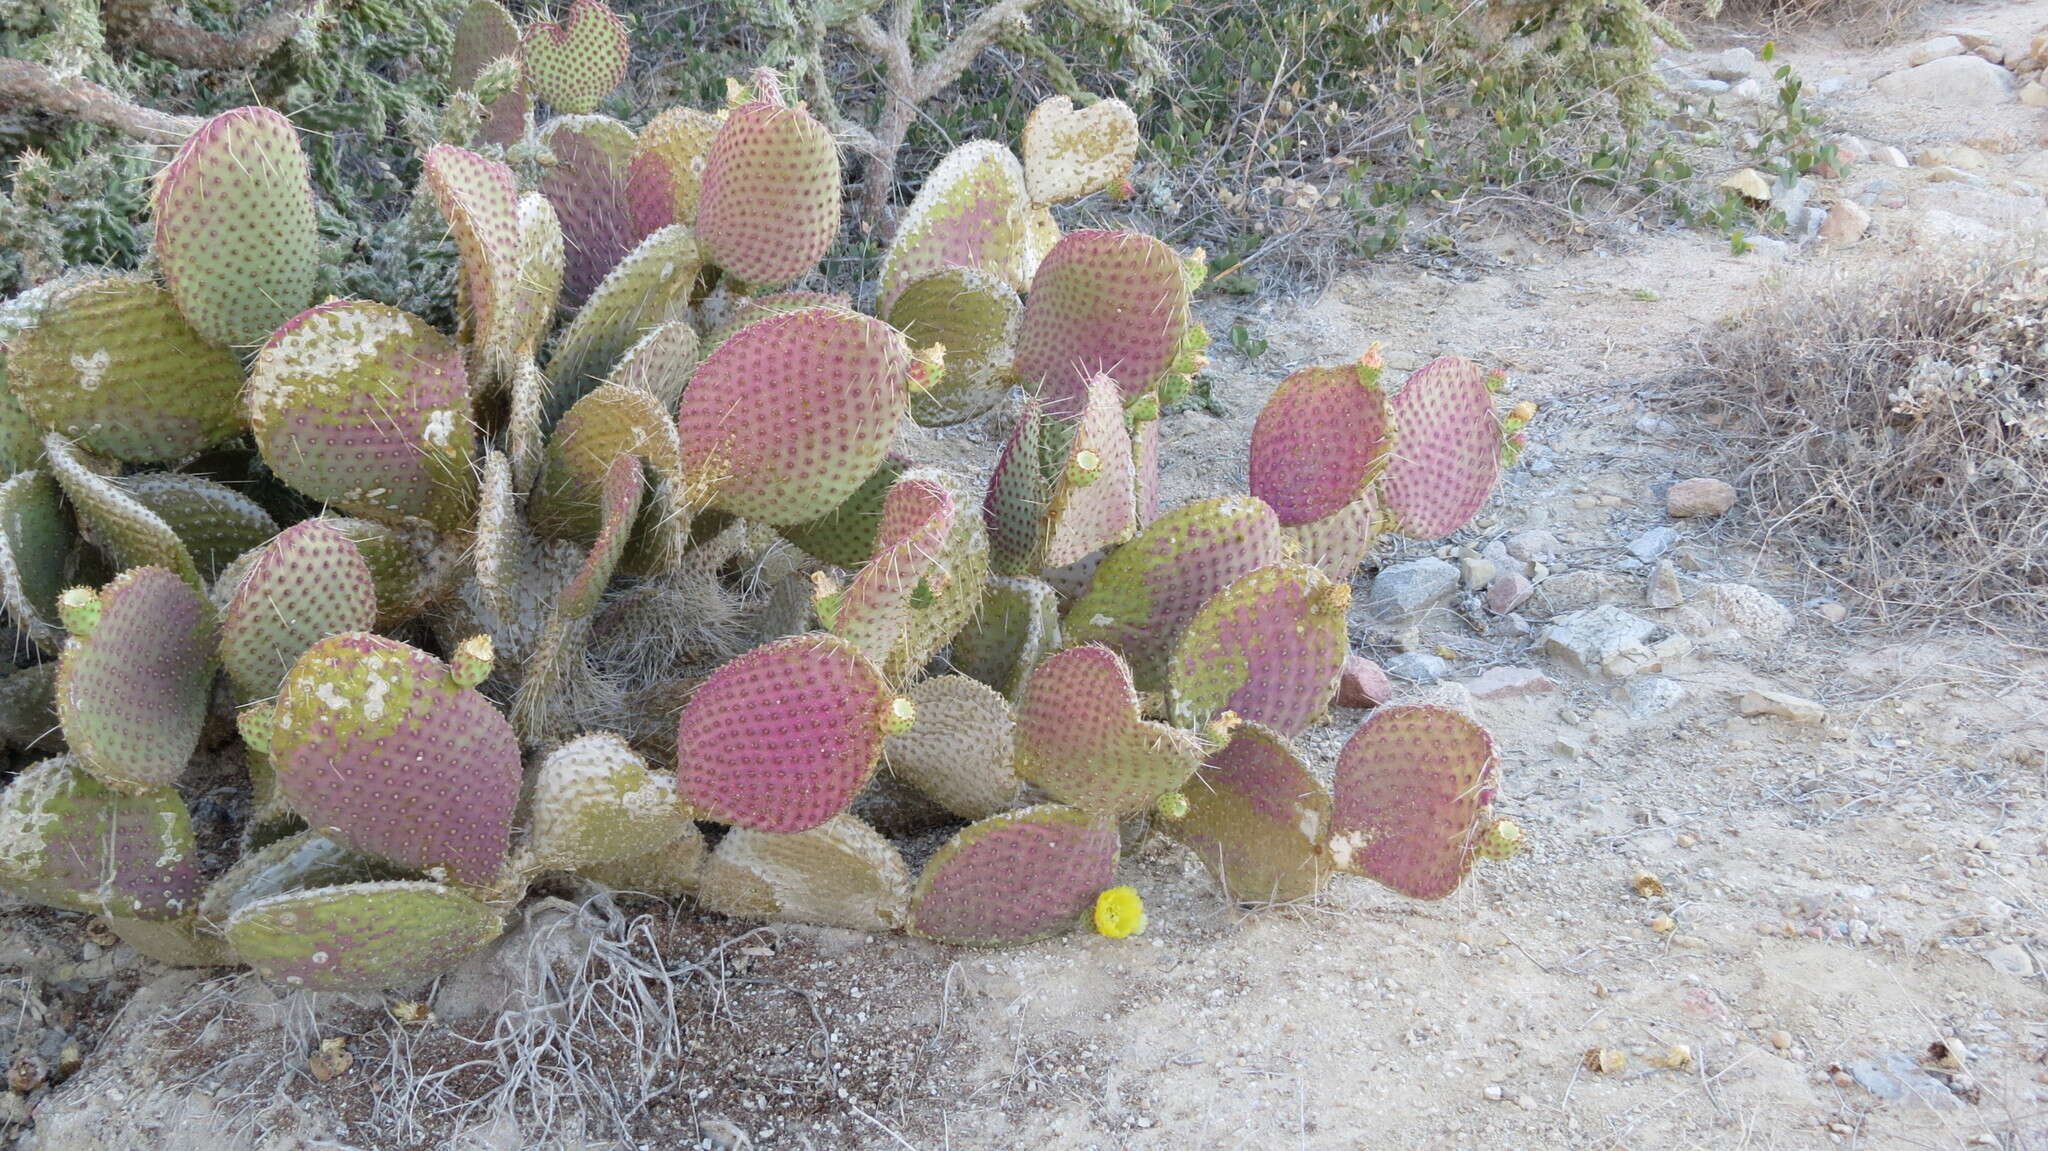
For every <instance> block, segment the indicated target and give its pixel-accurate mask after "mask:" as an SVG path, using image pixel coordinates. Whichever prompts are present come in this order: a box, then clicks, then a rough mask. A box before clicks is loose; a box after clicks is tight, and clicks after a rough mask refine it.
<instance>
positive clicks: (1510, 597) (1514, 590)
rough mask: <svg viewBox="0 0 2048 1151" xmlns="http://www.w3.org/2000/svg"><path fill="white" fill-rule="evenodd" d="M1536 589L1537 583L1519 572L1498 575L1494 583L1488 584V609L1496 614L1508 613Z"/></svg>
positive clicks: (1520, 604)
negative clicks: (1531, 581)
mask: <svg viewBox="0 0 2048 1151" xmlns="http://www.w3.org/2000/svg"><path fill="white" fill-rule="evenodd" d="M1535 591H1536V585H1535V584H1533V583H1530V582H1529V577H1528V576H1525V575H1522V574H1521V573H1519V572H1509V573H1507V574H1506V575H1503V576H1496V577H1494V581H1493V582H1492V583H1490V584H1488V585H1486V610H1488V611H1490V612H1492V613H1493V614H1495V615H1506V614H1508V613H1509V612H1511V611H1513V610H1515V609H1516V608H1518V607H1521V606H1522V604H1523V603H1524V602H1526V601H1527V600H1528V598H1529V596H1530V595H1532V594H1533V593H1534V592H1535Z"/></svg>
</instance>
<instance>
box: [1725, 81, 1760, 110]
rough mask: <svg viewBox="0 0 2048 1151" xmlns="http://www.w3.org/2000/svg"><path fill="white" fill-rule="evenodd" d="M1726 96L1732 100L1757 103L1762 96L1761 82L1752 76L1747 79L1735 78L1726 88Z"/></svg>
mask: <svg viewBox="0 0 2048 1151" xmlns="http://www.w3.org/2000/svg"><path fill="white" fill-rule="evenodd" d="M1728 96H1729V98H1730V99H1732V100H1741V101H1744V102H1746V103H1751V104H1755V103H1759V102H1761V101H1762V100H1763V98H1764V86H1763V82H1762V81H1760V80H1758V79H1757V78H1756V77H1754V76H1752V77H1750V78H1749V79H1747V80H1737V81H1736V82H1735V84H1734V86H1733V87H1731V88H1729V89H1728Z"/></svg>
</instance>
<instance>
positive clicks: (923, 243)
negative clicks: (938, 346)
mask: <svg viewBox="0 0 2048 1151" xmlns="http://www.w3.org/2000/svg"><path fill="white" fill-rule="evenodd" d="M1028 207H1029V204H1028V202H1027V198H1026V192H1025V189H1024V168H1023V165H1021V164H1019V163H1018V162H1017V157H1016V156H1014V155H1012V154H1011V153H1010V150H1009V149H1008V148H1005V147H1003V146H1002V145H1001V144H997V143H993V142H991V141H988V140H970V141H969V142H967V143H965V144H962V145H960V146H959V147H957V148H955V149H953V150H952V151H951V152H948V153H946V158H945V159H943V160H941V161H939V165H938V167H936V168H933V169H932V170H931V173H930V174H929V175H927V176H926V177H925V180H924V186H923V187H922V188H919V189H918V192H917V196H916V198H914V199H912V200H911V201H910V207H909V209H908V210H907V211H905V212H904V214H903V220H902V222H901V223H900V224H898V225H897V228H896V239H895V240H894V241H893V242H892V243H891V244H890V245H889V254H888V257H887V258H886V259H885V260H883V262H882V277H881V288H880V293H879V295H878V296H877V297H876V301H875V303H876V309H877V311H879V312H881V313H882V314H883V315H886V316H890V317H891V319H890V322H891V323H895V324H897V326H898V327H903V326H904V325H903V324H902V323H900V322H899V321H897V320H896V319H895V318H894V317H895V313H896V304H897V301H898V299H899V298H900V297H901V296H902V295H903V293H904V292H905V291H906V290H908V288H909V287H910V285H911V284H913V283H915V282H917V281H919V280H921V279H924V278H926V277H928V276H931V275H933V274H934V273H937V272H944V271H948V270H957V271H961V272H972V273H980V274H981V275H982V276H986V277H990V278H992V279H993V280H994V281H995V282H997V283H1001V284H1005V285H1007V286H1008V287H1009V288H1010V289H1011V294H1012V295H1013V296H1014V295H1015V293H1017V292H1021V291H1023V290H1024V289H1026V288H1027V287H1029V286H1030V284H1031V280H1030V277H1029V276H1028V275H1027V274H1026V272H1025V270H1024V255H1025V244H1026V235H1025V213H1026V211H1027V209H1028ZM906 330H907V329H906ZM951 346H952V345H950V344H949V345H948V347H951Z"/></svg>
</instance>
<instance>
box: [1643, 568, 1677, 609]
mask: <svg viewBox="0 0 2048 1151" xmlns="http://www.w3.org/2000/svg"><path fill="white" fill-rule="evenodd" d="M1649 600H1650V606H1651V607H1654V608H1674V607H1677V606H1678V605H1679V604H1682V603H1684V602H1685V589H1684V588H1682V587H1680V586H1679V583H1678V568H1677V566H1676V565H1674V564H1673V563H1672V562H1671V561H1670V560H1658V561H1657V566H1656V568H1655V569H1654V570H1653V571H1651V572H1650V590H1649Z"/></svg>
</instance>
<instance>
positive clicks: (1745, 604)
mask: <svg viewBox="0 0 2048 1151" xmlns="http://www.w3.org/2000/svg"><path fill="white" fill-rule="evenodd" d="M1692 605H1693V606H1694V607H1697V608H1700V609H1701V610H1702V611H1704V612H1705V613H1706V614H1707V616H1708V617H1709V618H1711V619H1715V620H1718V621H1719V622H1720V624H1721V625H1722V626H1724V627H1727V628H1730V629H1732V630H1733V631H1735V632H1736V633H1737V634H1739V635H1740V636H1741V637H1742V638H1743V639H1746V640H1749V641H1750V642H1752V643H1774V642H1776V641H1778V640H1781V639H1783V638H1785V636H1786V635H1787V634H1788V633H1789V632H1791V630H1792V622H1793V621H1792V609H1791V608H1788V607H1786V606H1785V605H1784V604H1781V603H1779V602H1778V601H1777V600H1775V599H1772V598H1771V597H1770V595H1768V594H1767V593H1765V592H1761V591H1758V590H1757V589H1756V588H1753V587H1751V586H1749V585H1748V584H1741V583H1711V584H1708V585H1706V586H1705V587H1703V588H1700V589H1699V590H1698V591H1696V592H1694V593H1693V597H1692Z"/></svg>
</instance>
